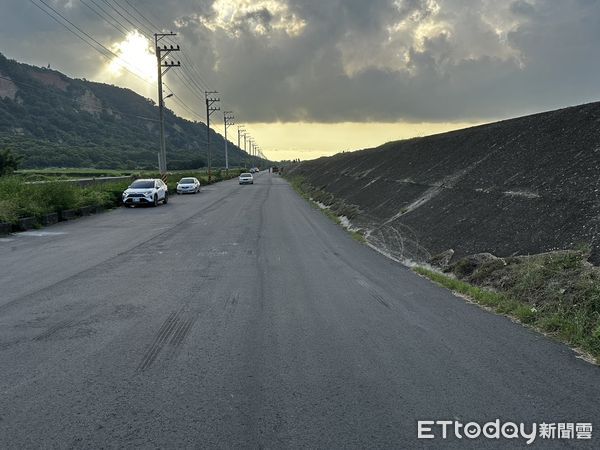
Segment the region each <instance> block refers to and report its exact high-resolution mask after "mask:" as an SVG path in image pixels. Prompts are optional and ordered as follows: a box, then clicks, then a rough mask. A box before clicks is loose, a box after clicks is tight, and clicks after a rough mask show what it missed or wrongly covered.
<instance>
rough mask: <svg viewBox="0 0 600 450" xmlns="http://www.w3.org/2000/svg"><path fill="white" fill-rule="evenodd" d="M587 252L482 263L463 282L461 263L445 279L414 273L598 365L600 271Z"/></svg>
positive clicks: (429, 273)
mask: <svg viewBox="0 0 600 450" xmlns="http://www.w3.org/2000/svg"><path fill="white" fill-rule="evenodd" d="M587 257H588V253H587V252H586V251H581V250H579V251H576V250H573V251H560V252H552V253H546V254H542V255H533V256H526V257H512V258H506V259H502V258H498V259H495V260H489V261H486V262H484V263H482V264H481V265H480V266H479V267H477V268H476V269H475V270H474V271H473V272H472V273H471V274H470V275H468V276H467V277H465V279H458V278H456V277H461V274H462V273H463V270H464V267H463V266H464V263H462V262H461V261H459V262H458V263H456V264H454V265H453V266H452V267H451V269H450V271H451V272H452V275H446V274H443V273H439V272H436V271H432V270H429V269H426V268H423V267H417V268H415V269H414V270H415V272H417V273H419V274H421V275H423V276H425V277H427V278H429V279H431V280H432V281H434V282H436V283H438V284H440V285H442V286H444V287H446V288H448V289H451V290H453V291H455V292H458V293H460V294H463V295H466V296H468V297H469V298H470V299H472V300H473V301H475V302H477V303H479V304H481V305H484V306H487V307H489V308H491V309H493V310H494V311H496V312H498V313H500V314H506V315H509V316H511V317H514V318H516V319H518V320H519V321H520V322H522V323H524V324H528V325H531V326H532V327H534V328H536V329H537V330H539V331H542V332H544V333H546V334H550V335H552V336H554V337H556V338H558V339H560V340H562V341H564V342H567V343H568V344H570V345H572V346H574V347H577V348H580V349H582V350H584V351H585V352H587V353H589V354H590V355H592V356H593V357H594V358H595V359H596V361H597V362H598V361H600V268H598V267H594V266H592V265H591V264H589V263H588V262H587Z"/></svg>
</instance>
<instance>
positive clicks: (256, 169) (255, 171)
mask: <svg viewBox="0 0 600 450" xmlns="http://www.w3.org/2000/svg"><path fill="white" fill-rule="evenodd" d="M258 172H260V170H259V169H258V167H253V168H252V169H250V173H258Z"/></svg>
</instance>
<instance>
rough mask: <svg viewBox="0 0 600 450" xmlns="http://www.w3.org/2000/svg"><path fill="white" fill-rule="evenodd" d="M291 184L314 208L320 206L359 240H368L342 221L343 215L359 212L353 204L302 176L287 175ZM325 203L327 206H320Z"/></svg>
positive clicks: (354, 214) (324, 212)
mask: <svg viewBox="0 0 600 450" xmlns="http://www.w3.org/2000/svg"><path fill="white" fill-rule="evenodd" d="M285 178H286V179H287V180H288V181H289V182H290V184H291V186H292V188H293V189H294V190H295V191H296V192H297V193H298V194H299V195H300V196H301V197H302V198H304V199H305V200H306V201H308V202H309V203H310V204H311V205H312V206H313V207H314V208H318V209H319V210H320V211H321V212H322V213H323V214H325V215H326V216H327V217H329V218H330V219H331V220H332V221H333V222H335V223H336V224H338V225H340V226H342V227H343V228H344V229H345V230H346V231H347V232H348V233H349V234H350V236H352V239H354V240H355V241H357V242H360V243H361V244H366V242H367V240H366V239H365V237H364V235H363V234H362V233H361V231H360V230H351V229H348V228H347V227H345V226H344V224H343V223H342V219H341V217H342V216H345V217H346V218H347V219H351V218H353V217H355V216H356V214H357V213H358V208H356V207H355V206H353V205H348V204H346V203H344V202H341V201H339V200H337V199H336V198H335V197H334V196H333V195H332V194H330V193H329V192H326V191H323V190H322V189H317V188H315V187H313V186H311V185H310V184H309V183H307V182H306V181H305V180H304V177H302V176H298V175H296V176H286V177H285ZM319 204H321V205H325V206H326V207H325V208H322V207H320V206H319Z"/></svg>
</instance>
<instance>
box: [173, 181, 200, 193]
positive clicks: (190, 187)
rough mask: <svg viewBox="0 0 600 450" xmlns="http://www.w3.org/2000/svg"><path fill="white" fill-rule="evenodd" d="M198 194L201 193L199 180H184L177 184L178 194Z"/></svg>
mask: <svg viewBox="0 0 600 450" xmlns="http://www.w3.org/2000/svg"><path fill="white" fill-rule="evenodd" d="M197 192H200V181H198V178H194V177H189V178H182V179H181V180H179V181H178V182H177V193H178V194H196V193H197Z"/></svg>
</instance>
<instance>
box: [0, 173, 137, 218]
mask: <svg viewBox="0 0 600 450" xmlns="http://www.w3.org/2000/svg"><path fill="white" fill-rule="evenodd" d="M128 184H129V183H128V182H126V183H107V184H98V185H95V186H90V187H83V188H82V187H79V186H77V185H74V184H71V183H61V182H56V183H43V184H27V183H25V182H24V181H23V180H22V179H21V178H20V177H15V176H11V177H2V178H0V222H4V223H10V224H16V223H17V222H18V220H19V219H20V218H23V217H34V218H36V219H38V221H39V220H40V219H41V218H42V216H44V215H45V214H49V213H55V212H59V211H62V210H66V209H76V208H81V207H84V206H100V207H103V208H110V207H113V206H116V205H117V204H118V201H119V199H120V195H121V192H123V189H125V188H126V187H127V185H128Z"/></svg>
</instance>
